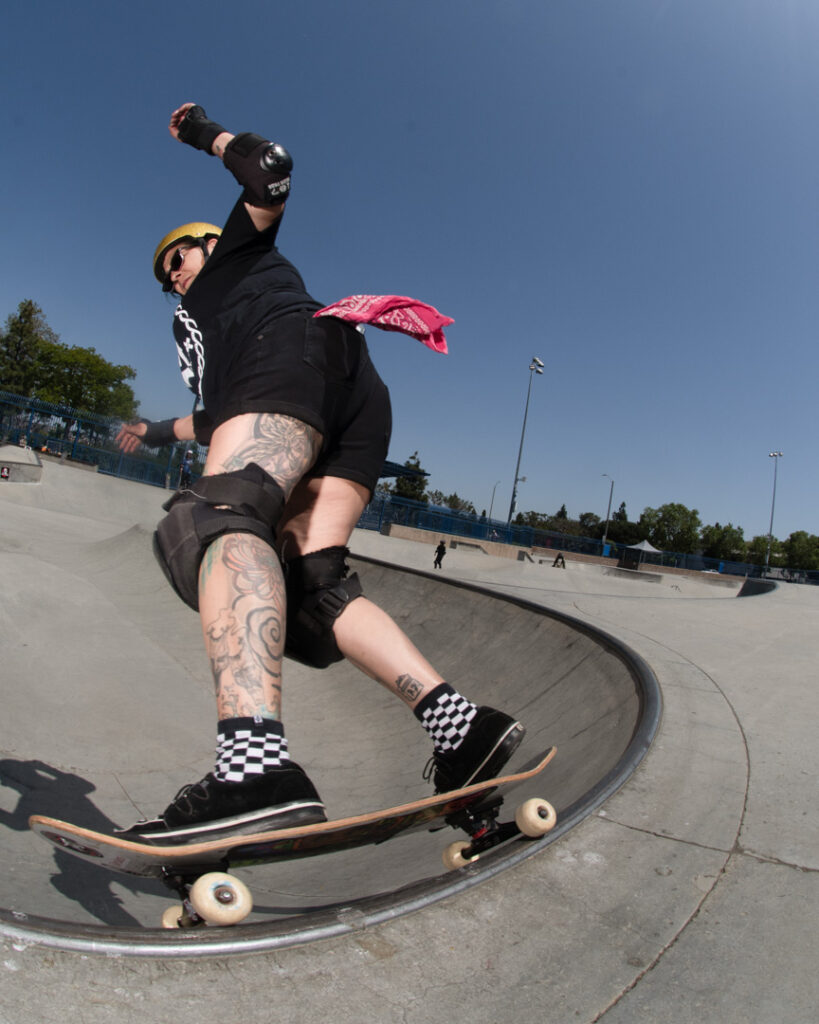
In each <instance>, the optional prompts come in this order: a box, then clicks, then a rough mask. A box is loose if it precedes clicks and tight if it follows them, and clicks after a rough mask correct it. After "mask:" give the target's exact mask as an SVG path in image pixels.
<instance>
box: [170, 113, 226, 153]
mask: <svg viewBox="0 0 819 1024" xmlns="http://www.w3.org/2000/svg"><path fill="white" fill-rule="evenodd" d="M224 130H225V129H224V128H223V127H222V126H221V125H220V124H217V123H216V122H215V121H211V120H210V118H209V117H208V115H207V114H206V113H205V111H204V110H203V109H202V107H191V108H190V110H188V112H187V113H186V114H185V116H184V117H183V118H182V120H181V121H180V123H179V128H178V129H177V131H178V132H179V138H180V139H181V140H182V141H183V142H186V143H187V144H188V145H189V146H193V148H194V149H201V150H203V151H204V152H205V153H210V155H211V156H213V151H212V149H211V146H212V145H213V140H214V139H215V138H216V136H217V135H221V134H222V132H223V131H224Z"/></svg>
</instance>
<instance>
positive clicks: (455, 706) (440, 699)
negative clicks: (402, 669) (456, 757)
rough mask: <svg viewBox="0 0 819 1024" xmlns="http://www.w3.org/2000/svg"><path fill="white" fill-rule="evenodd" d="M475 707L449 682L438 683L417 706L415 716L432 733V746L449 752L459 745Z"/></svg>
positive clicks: (467, 729)
mask: <svg viewBox="0 0 819 1024" xmlns="http://www.w3.org/2000/svg"><path fill="white" fill-rule="evenodd" d="M477 710H478V709H477V707H476V706H475V705H474V704H473V703H472V702H471V701H469V700H467V699H466V697H462V696H461V694H460V693H458V692H457V691H456V690H453V689H452V687H451V686H450V685H449V684H448V683H441V685H440V686H436V687H435V689H434V690H432V691H431V692H430V693H428V694H427V695H426V697H424V699H423V700H422V701H421V702H420V704H418V705H417V706H416V708H415V716H416V718H417V719H418V720H419V721H420V723H421V725H423V727H424V728H425V729H426V730H427V732H428V733H429V734H430V736H431V737H432V745H433V746H434V748H435V750H436V751H438V752H439V753H449V752H450V751H452V750H457V749H458V747H459V746H460V745H461V742H462V741H463V739H464V737H465V736H466V734H467V732H468V731H469V723H470V722H471V721H472V719H473V718H474V717H475V713H476V712H477Z"/></svg>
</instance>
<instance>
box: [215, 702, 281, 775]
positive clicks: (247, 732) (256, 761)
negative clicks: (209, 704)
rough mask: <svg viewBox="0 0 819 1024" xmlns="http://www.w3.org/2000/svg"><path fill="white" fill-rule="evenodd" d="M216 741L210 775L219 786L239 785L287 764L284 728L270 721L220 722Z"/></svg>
mask: <svg viewBox="0 0 819 1024" xmlns="http://www.w3.org/2000/svg"><path fill="white" fill-rule="evenodd" d="M217 741H218V746H217V749H216V767H215V768H214V770H213V774H214V775H215V776H216V778H217V779H219V781H220V782H242V781H243V780H244V779H246V778H247V776H248V775H261V774H262V773H263V772H266V771H267V770H268V769H270V768H275V767H276V766H277V765H279V764H281V763H282V761H287V760H288V756H287V739H286V738H285V735H284V726H283V725H282V723H281V722H277V721H275V720H274V719H272V718H261V717H257V718H223V719H222V720H221V721H220V722H219V733H218V735H217Z"/></svg>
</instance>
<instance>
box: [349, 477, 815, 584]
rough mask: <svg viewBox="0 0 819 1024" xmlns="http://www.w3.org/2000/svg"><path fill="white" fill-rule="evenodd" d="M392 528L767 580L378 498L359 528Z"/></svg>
mask: <svg viewBox="0 0 819 1024" xmlns="http://www.w3.org/2000/svg"><path fill="white" fill-rule="evenodd" d="M389 523H397V524H400V525H401V526H411V527H414V528H415V529H418V530H428V531H430V532H432V533H442V534H449V535H450V536H455V537H464V538H465V539H470V540H473V541H481V540H483V541H500V542H501V543H503V544H514V545H516V546H518V547H523V548H545V549H547V550H553V551H554V552H555V554H557V552H558V551H562V552H563V553H564V554H566V553H571V552H574V553H576V554H582V555H596V556H598V557H600V556H602V557H605V558H610V559H611V560H612V562H614V563H616V562H619V561H620V560H621V558H622V557H623V555H624V553H627V554H628V555H630V556H632V557H635V556H636V558H637V559H638V561H639V565H640V568H643V569H650V568H651V567H652V566H657V567H668V568H675V569H687V570H690V571H695V572H718V573H725V574H727V575H732V576H752V577H761V576H764V575H765V570H764V567H763V566H760V565H753V564H751V563H748V562H733V561H728V560H722V559H716V558H706V557H705V556H704V555H686V554H682V553H679V552H674V551H661V552H656V553H653V552H644V553H643V552H640V553H635V552H634V551H633V550H630V549H629V547H628V545H625V544H616V543H614V542H612V541H608V542H607V543H606V545H605V546H604V545H603V542H602V541H601V540H596V539H594V538H591V537H575V536H572V535H569V534H564V533H558V532H557V531H552V530H536V529H533V528H532V527H530V526H518V525H515V524H507V523H506V522H503V521H501V520H497V519H487V518H486V517H484V516H479V517H478V516H474V515H470V514H467V513H463V512H456V511H454V510H453V509H448V508H441V507H439V506H436V505H425V504H423V503H422V502H419V501H411V500H410V499H408V498H400V497H398V496H396V495H394V494H377V495H376V496H375V497H374V498H373V500H372V501H371V502H370V504H369V505H368V506H367V508H366V509H365V510H364V514H363V515H362V517H361V519H360V520H359V523H358V526H359V528H361V529H365V530H382V529H383V528H384V526H385V525H387V524H389ZM768 575H775V576H776V577H777V578H781V579H783V580H786V581H789V582H799V583H814V584H819V571H813V570H791V569H776V570H774V571H773V573H771V572H769V573H768Z"/></svg>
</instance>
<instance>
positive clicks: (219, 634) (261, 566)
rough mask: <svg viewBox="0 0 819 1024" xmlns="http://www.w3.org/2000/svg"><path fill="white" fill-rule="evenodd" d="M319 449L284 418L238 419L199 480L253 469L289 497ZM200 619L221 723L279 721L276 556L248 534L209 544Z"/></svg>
mask: <svg viewBox="0 0 819 1024" xmlns="http://www.w3.org/2000/svg"><path fill="white" fill-rule="evenodd" d="M321 442H322V437H321V434H320V433H319V432H318V431H317V430H315V429H314V428H313V427H310V426H308V425H307V424H306V423H302V422H301V421H300V420H296V419H293V418H292V417H290V416H280V415H274V414H268V413H264V414H256V413H248V414H245V415H242V416H236V417H234V418H233V419H231V420H228V421H227V422H226V423H223V424H221V425H220V426H219V427H217V429H216V430H215V431H214V434H213V438H212V440H211V444H210V447H209V450H208V461H207V465H206V466H205V473H206V475H208V476H212V475H214V474H217V473H230V472H233V471H234V470H237V469H242V468H244V467H245V466H247V465H249V464H250V463H251V462H255V463H256V464H257V465H259V466H261V467H262V469H264V470H265V471H266V472H267V473H269V474H270V475H271V476H272V477H273V479H274V480H275V481H276V483H277V484H278V485H279V486H280V487H281V488H282V490H283V491H284V493H285V494H286V495H287V496H288V497H289V496H290V494H291V493H292V491H293V488H294V487H295V486H296V484H297V483H298V482H299V480H301V478H302V477H303V476H304V474H305V473H306V472H307V471H308V470H309V469H310V467H311V466H312V465H313V463H314V462H315V461H316V458H317V456H318V453H319V451H320V449H321ZM199 611H200V616H201V619H202V631H203V634H204V637H205V648H206V650H207V654H208V657H209V658H210V663H211V667H212V670H213V678H214V682H215V685H216V703H217V712H218V716H219V719H220V720H222V719H226V718H243V717H254V716H257V715H260V716H262V717H263V718H274V719H279V718H280V717H281V685H282V682H281V666H282V655H283V653H284V638H285V614H286V600H285V592H284V580H283V578H282V572H281V566H280V563H279V559H278V556H277V555H276V554H275V553H274V552H273V550H272V549H271V548H270V547H269V546H268V545H267V544H265V543H264V541H263V540H261V539H260V538H258V537H255V536H253V535H252V534H247V533H233V534H227V535H226V536H224V537H222V538H220V539H219V540H217V541H215V542H214V543H213V544H211V546H210V547H209V548H208V550H207V552H206V553H205V557H204V559H203V561H202V567H201V569H200V573H199Z"/></svg>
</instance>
